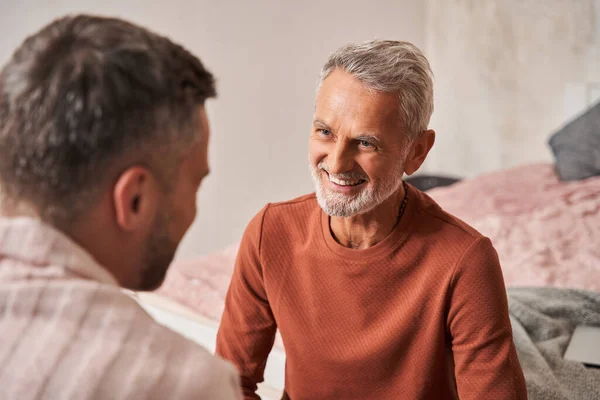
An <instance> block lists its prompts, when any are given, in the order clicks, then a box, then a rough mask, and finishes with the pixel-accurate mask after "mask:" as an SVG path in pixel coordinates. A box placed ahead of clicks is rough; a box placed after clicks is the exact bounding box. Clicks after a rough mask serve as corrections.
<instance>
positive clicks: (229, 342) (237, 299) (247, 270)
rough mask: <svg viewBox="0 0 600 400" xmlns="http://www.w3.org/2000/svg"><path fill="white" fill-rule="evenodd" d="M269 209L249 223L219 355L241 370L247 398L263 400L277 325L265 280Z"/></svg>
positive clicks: (221, 329) (222, 327)
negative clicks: (261, 389)
mask: <svg viewBox="0 0 600 400" xmlns="http://www.w3.org/2000/svg"><path fill="white" fill-rule="evenodd" d="M267 209H268V206H267V207H265V208H264V209H263V210H262V211H261V212H260V213H259V214H258V215H256V216H255V217H254V218H253V219H252V221H251V222H250V223H249V224H248V227H247V228H246V231H245V232H244V235H243V237H242V242H241V244H240V249H239V252H238V256H237V260H236V264H235V268H234V272H233V277H232V279H231V283H230V285H229V290H228V292H227V296H226V299H225V310H224V312H223V317H222V319H221V325H220V327H219V331H218V334H217V349H216V352H217V354H218V355H220V356H221V357H223V358H225V359H227V360H230V361H231V362H232V363H233V364H234V365H235V366H237V368H238V369H239V372H240V375H241V382H242V390H243V393H244V398H245V399H259V398H260V397H259V396H258V395H257V394H256V389H257V384H258V383H260V382H262V381H263V380H264V377H263V374H264V369H265V365H266V362H267V357H268V355H269V353H270V351H271V349H272V347H273V342H274V340H275V333H276V331H277V325H276V323H275V318H274V317H273V313H272V312H271V307H270V304H269V300H268V298H267V293H266V290H265V285H264V279H263V264H262V261H261V255H260V254H261V249H260V247H261V238H262V224H263V218H264V215H265V213H266V211H267Z"/></svg>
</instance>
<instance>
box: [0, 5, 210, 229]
mask: <svg viewBox="0 0 600 400" xmlns="http://www.w3.org/2000/svg"><path fill="white" fill-rule="evenodd" d="M215 95H216V91H215V83H214V78H213V76H212V75H211V73H210V72H208V71H207V70H206V69H205V68H204V66H203V64H202V63H201V62H200V60H198V58H196V57H195V56H193V55H192V54H190V53H189V52H188V51H187V50H185V49H184V48H183V47H181V46H179V45H177V44H175V43H173V42H171V41H170V40H169V39H167V38H165V37H162V36H159V35H157V34H155V33H152V32H150V31H148V30H146V29H144V28H141V27H139V26H136V25H134V24H131V23H129V22H126V21H122V20H119V19H115V18H104V17H97V16H89V15H78V16H68V17H64V18H61V19H59V20H56V21H54V22H52V23H51V24H50V25H48V26H46V27H45V28H43V29H42V30H40V31H39V32H38V33H36V34H34V35H33V36H31V37H29V38H27V39H26V40H25V41H24V43H23V44H22V45H21V46H20V47H19V48H18V49H17V50H16V52H15V53H14V55H13V57H12V59H11V60H10V61H9V62H8V63H7V65H6V66H5V67H4V68H3V70H2V72H1V73H0V185H1V188H0V191H2V195H3V197H4V198H6V199H9V200H12V201H16V202H24V203H26V204H28V205H29V206H33V207H34V208H35V209H36V210H37V211H38V212H39V213H40V215H42V216H43V217H46V218H47V219H53V218H61V217H63V218H67V217H73V216H75V215H76V214H77V212H80V211H83V210H84V209H85V208H86V207H89V206H90V202H92V201H94V199H95V193H96V192H97V189H98V187H99V185H100V183H101V182H102V180H103V179H104V178H107V177H106V176H104V175H106V174H107V173H108V172H107V171H108V170H109V169H110V167H111V165H113V164H114V163H115V160H118V159H119V158H123V157H125V156H127V155H130V154H131V153H132V152H141V151H142V150H143V149H149V150H148V151H147V152H146V160H147V163H148V164H149V167H150V168H153V169H154V172H156V173H157V174H158V175H161V172H164V174H162V175H163V176H162V178H164V179H165V182H168V181H172V180H173V177H172V176H171V177H167V176H165V174H166V171H167V170H168V169H169V166H167V165H166V164H165V163H166V162H167V160H169V162H171V163H172V162H173V160H174V157H175V155H176V153H177V148H178V147H177V146H179V148H182V147H187V146H181V144H182V143H189V142H190V141H192V140H194V138H195V136H194V135H198V132H197V129H196V119H197V107H198V106H199V105H202V104H204V101H205V100H206V99H207V98H210V97H214V96H215ZM140 154H141V153H140ZM152 164H154V165H152ZM170 167H172V165H171V166H170Z"/></svg>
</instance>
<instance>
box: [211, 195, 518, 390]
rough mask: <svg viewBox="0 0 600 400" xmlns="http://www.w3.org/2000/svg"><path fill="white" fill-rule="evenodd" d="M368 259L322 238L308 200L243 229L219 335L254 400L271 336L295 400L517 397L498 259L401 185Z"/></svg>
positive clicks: (320, 222) (473, 234)
mask: <svg viewBox="0 0 600 400" xmlns="http://www.w3.org/2000/svg"><path fill="white" fill-rule="evenodd" d="M409 196H410V197H409V202H408V205H407V208H406V210H405V214H404V216H403V217H402V219H401V220H400V223H399V224H398V225H397V226H396V228H395V229H394V231H393V232H392V233H390V235H389V236H388V237H387V238H386V239H385V240H383V241H382V242H380V243H378V244H377V245H375V246H373V247H370V248H368V249H365V250H355V249H349V248H346V247H343V246H342V245H340V244H339V243H337V242H336V240H335V239H334V238H333V236H332V234H331V231H330V229H329V217H328V216H327V215H326V214H325V213H324V212H323V211H322V210H321V209H320V208H319V205H318V204H317V201H316V198H315V196H314V195H308V196H305V197H301V198H299V199H296V200H292V201H289V202H285V203H279V204H270V205H267V206H266V207H265V208H264V209H263V210H262V211H261V212H260V213H259V214H258V215H257V216H256V217H255V218H254V219H253V220H252V221H251V222H250V224H249V225H248V228H247V230H246V232H245V234H244V236H243V239H242V244H241V247H240V251H239V254H238V259H237V262H236V266H235V272H234V275H233V278H232V281H231V285H230V288H229V292H228V294H227V300H226V304H225V312H224V314H223V319H222V321H221V326H220V329H219V334H218V338H217V353H218V354H219V355H221V356H222V357H224V358H226V359H229V360H231V361H232V362H233V363H234V364H236V365H237V366H238V368H239V369H240V373H241V375H242V384H243V390H244V395H245V397H246V399H257V398H258V396H257V395H256V394H255V390H256V385H257V383H258V382H261V381H262V379H263V371H264V367H265V362H266V359H267V356H268V353H269V352H270V350H271V348H272V345H273V341H274V337H275V333H276V330H277V328H279V330H280V332H281V337H282V339H283V343H284V346H285V351H286V355H287V360H286V382H285V391H286V394H287V396H289V398H291V399H292V400H304V399H307V400H316V399H319V400H325V399H331V400H352V399H356V400H365V399H377V400H384V399H441V400H443V399H451V398H455V396H456V393H458V396H459V397H460V399H477V400H481V399H494V400H501V399H526V398H527V394H526V388H525V380H524V378H523V372H522V370H521V367H520V365H519V360H518V358H517V354H516V350H515V346H514V344H513V340H512V330H511V325H510V320H509V317H508V306H507V299H506V293H505V287H504V281H503V278H502V272H501V270H500V264H499V262H498V257H497V254H496V251H495V250H494V248H493V247H492V244H491V242H490V241H489V240H488V239H487V238H485V237H483V236H482V235H481V234H479V233H478V232H477V231H475V230H474V229H473V228H471V227H469V226H468V225H466V224H465V223H464V222H462V221H460V220H458V219H457V218H455V217H453V216H451V215H449V214H447V213H446V212H444V211H443V210H442V209H441V208H440V207H439V206H438V205H437V204H436V203H435V202H434V201H433V200H432V199H431V198H429V197H428V196H427V195H426V194H424V193H421V192H419V191H418V190H416V189H415V188H413V187H411V186H409Z"/></svg>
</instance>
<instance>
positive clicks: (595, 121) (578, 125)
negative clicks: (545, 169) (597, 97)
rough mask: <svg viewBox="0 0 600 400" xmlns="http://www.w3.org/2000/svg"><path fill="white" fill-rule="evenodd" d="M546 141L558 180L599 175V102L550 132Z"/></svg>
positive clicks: (571, 179)
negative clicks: (552, 154)
mask: <svg viewBox="0 0 600 400" xmlns="http://www.w3.org/2000/svg"><path fill="white" fill-rule="evenodd" d="M549 144H550V147H551V148H552V152H553V153H554V157H555V158H556V171H557V172H558V175H559V177H560V179H561V180H563V181H573V180H579V179H585V178H589V177H592V176H597V175H600V103H598V104H596V105H595V106H593V107H592V108H590V109H589V110H588V111H586V112H585V113H584V114H583V115H581V116H579V117H578V118H577V119H575V120H574V121H571V122H570V123H569V124H567V125H566V126H565V127H563V128H562V129H561V130H560V131H558V132H556V133H555V134H554V135H552V137H551V138H550V142H549Z"/></svg>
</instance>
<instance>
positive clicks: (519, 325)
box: [508, 288, 600, 400]
mask: <svg viewBox="0 0 600 400" xmlns="http://www.w3.org/2000/svg"><path fill="white" fill-rule="evenodd" d="M508 299H509V310H510V318H511V322H512V326H513V335H514V341H515V345H516V347H517V351H518V353H519V360H520V361H521V366H522V367H523V372H524V374H525V380H526V381H527V391H528V394H529V399H530V400H538V399H539V400H554V399H556V400H559V399H560V400H573V399H600V369H599V368H588V367H585V366H584V365H583V364H581V363H577V362H573V361H567V360H565V359H564V358H563V355H564V353H565V350H566V349H567V345H568V344H569V340H570V338H571V335H572V334H573V331H574V330H575V327H576V326H577V325H596V326H600V293H595V292H587V291H582V290H570V289H556V288H514V289H509V290H508ZM598 346H600V343H598Z"/></svg>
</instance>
